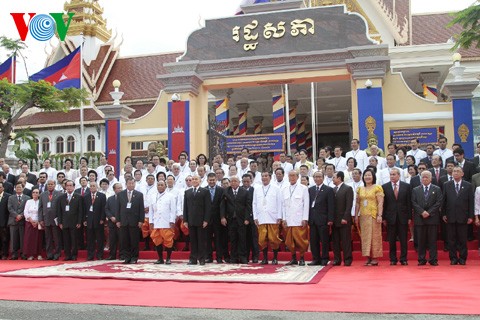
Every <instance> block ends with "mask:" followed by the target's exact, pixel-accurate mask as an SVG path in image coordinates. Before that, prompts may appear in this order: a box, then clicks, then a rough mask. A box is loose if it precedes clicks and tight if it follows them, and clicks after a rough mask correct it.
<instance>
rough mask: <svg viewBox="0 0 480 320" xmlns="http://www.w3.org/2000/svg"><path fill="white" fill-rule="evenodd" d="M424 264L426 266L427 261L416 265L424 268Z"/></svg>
mask: <svg viewBox="0 0 480 320" xmlns="http://www.w3.org/2000/svg"><path fill="white" fill-rule="evenodd" d="M426 264H427V261H421V262H419V263H418V265H419V266H424V265H426Z"/></svg>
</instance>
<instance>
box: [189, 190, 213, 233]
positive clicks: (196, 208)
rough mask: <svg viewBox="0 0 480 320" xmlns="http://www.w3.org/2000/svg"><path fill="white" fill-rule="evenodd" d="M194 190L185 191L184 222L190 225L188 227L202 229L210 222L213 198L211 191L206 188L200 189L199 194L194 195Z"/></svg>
mask: <svg viewBox="0 0 480 320" xmlns="http://www.w3.org/2000/svg"><path fill="white" fill-rule="evenodd" d="M193 190H194V188H191V189H188V190H187V191H185V197H184V198H183V221H184V222H186V223H188V226H192V227H201V226H202V225H203V222H204V221H206V222H210V218H211V212H210V206H211V202H212V201H211V198H210V191H208V190H207V189H205V188H198V190H197V192H196V193H195V194H194V193H193Z"/></svg>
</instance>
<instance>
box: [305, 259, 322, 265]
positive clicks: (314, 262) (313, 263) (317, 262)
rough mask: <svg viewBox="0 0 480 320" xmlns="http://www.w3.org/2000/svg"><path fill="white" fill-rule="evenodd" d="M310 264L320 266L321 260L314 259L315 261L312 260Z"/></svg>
mask: <svg viewBox="0 0 480 320" xmlns="http://www.w3.org/2000/svg"><path fill="white" fill-rule="evenodd" d="M308 265H309V266H319V265H320V262H319V261H317V260H313V261H312V262H310V263H309V264H308Z"/></svg>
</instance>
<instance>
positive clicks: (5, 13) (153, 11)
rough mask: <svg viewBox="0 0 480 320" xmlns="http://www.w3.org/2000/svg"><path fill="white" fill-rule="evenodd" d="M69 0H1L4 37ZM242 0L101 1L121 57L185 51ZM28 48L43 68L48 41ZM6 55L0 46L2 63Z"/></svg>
mask: <svg viewBox="0 0 480 320" xmlns="http://www.w3.org/2000/svg"><path fill="white" fill-rule="evenodd" d="M65 1H66V0H48V1H39V0H15V1H8V2H6V1H5V0H4V1H2V2H3V3H2V6H1V8H0V21H1V24H0V28H1V30H0V35H4V36H7V37H9V38H15V39H16V38H19V36H18V32H17V29H16V27H15V24H14V22H13V19H12V18H11V16H10V13H11V12H35V13H37V14H39V13H49V12H62V11H63V4H64V3H65ZM240 2H241V0H160V1H153V0H135V1H118V0H100V5H101V6H103V8H104V9H105V12H104V14H103V16H104V17H105V18H106V19H107V26H108V28H111V29H113V30H117V31H118V33H119V34H123V37H124V42H123V44H122V47H121V51H120V54H121V56H130V55H137V54H147V53H158V52H171V51H178V50H184V49H185V44H186V40H187V38H188V35H189V34H190V33H192V32H193V31H194V30H196V29H198V28H199V27H200V25H202V24H203V20H205V19H213V18H220V17H228V16H231V15H233V14H235V12H236V10H237V8H238V6H239V4H240ZM411 2H412V12H413V13H422V12H439V11H440V12H442V11H458V10H461V9H464V8H465V7H467V6H469V5H470V4H472V3H473V2H474V1H473V0H411ZM25 42H26V44H27V45H28V49H27V50H26V52H25V55H26V56H27V64H28V69H29V72H30V73H31V74H32V73H35V72H37V71H39V70H40V69H42V68H43V65H44V62H45V58H46V55H45V53H44V47H45V43H44V42H39V41H36V40H34V39H33V38H32V37H31V36H30V35H28V36H27V39H26V41H25ZM6 57H7V53H6V52H5V51H2V50H0V63H1V62H3V61H4V60H5V59H6ZM17 79H18V80H23V79H25V75H24V72H23V66H21V65H18V73H17Z"/></svg>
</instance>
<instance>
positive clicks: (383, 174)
mask: <svg viewBox="0 0 480 320" xmlns="http://www.w3.org/2000/svg"><path fill="white" fill-rule="evenodd" d="M393 168H397V169H398V170H399V171H400V181H403V182H405V174H404V171H403V170H402V169H400V168H398V167H393ZM393 168H389V167H387V168H385V169H383V170H382V171H380V172H379V173H378V174H377V184H378V185H382V184H385V183H387V182H389V181H390V170H392V169H393Z"/></svg>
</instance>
